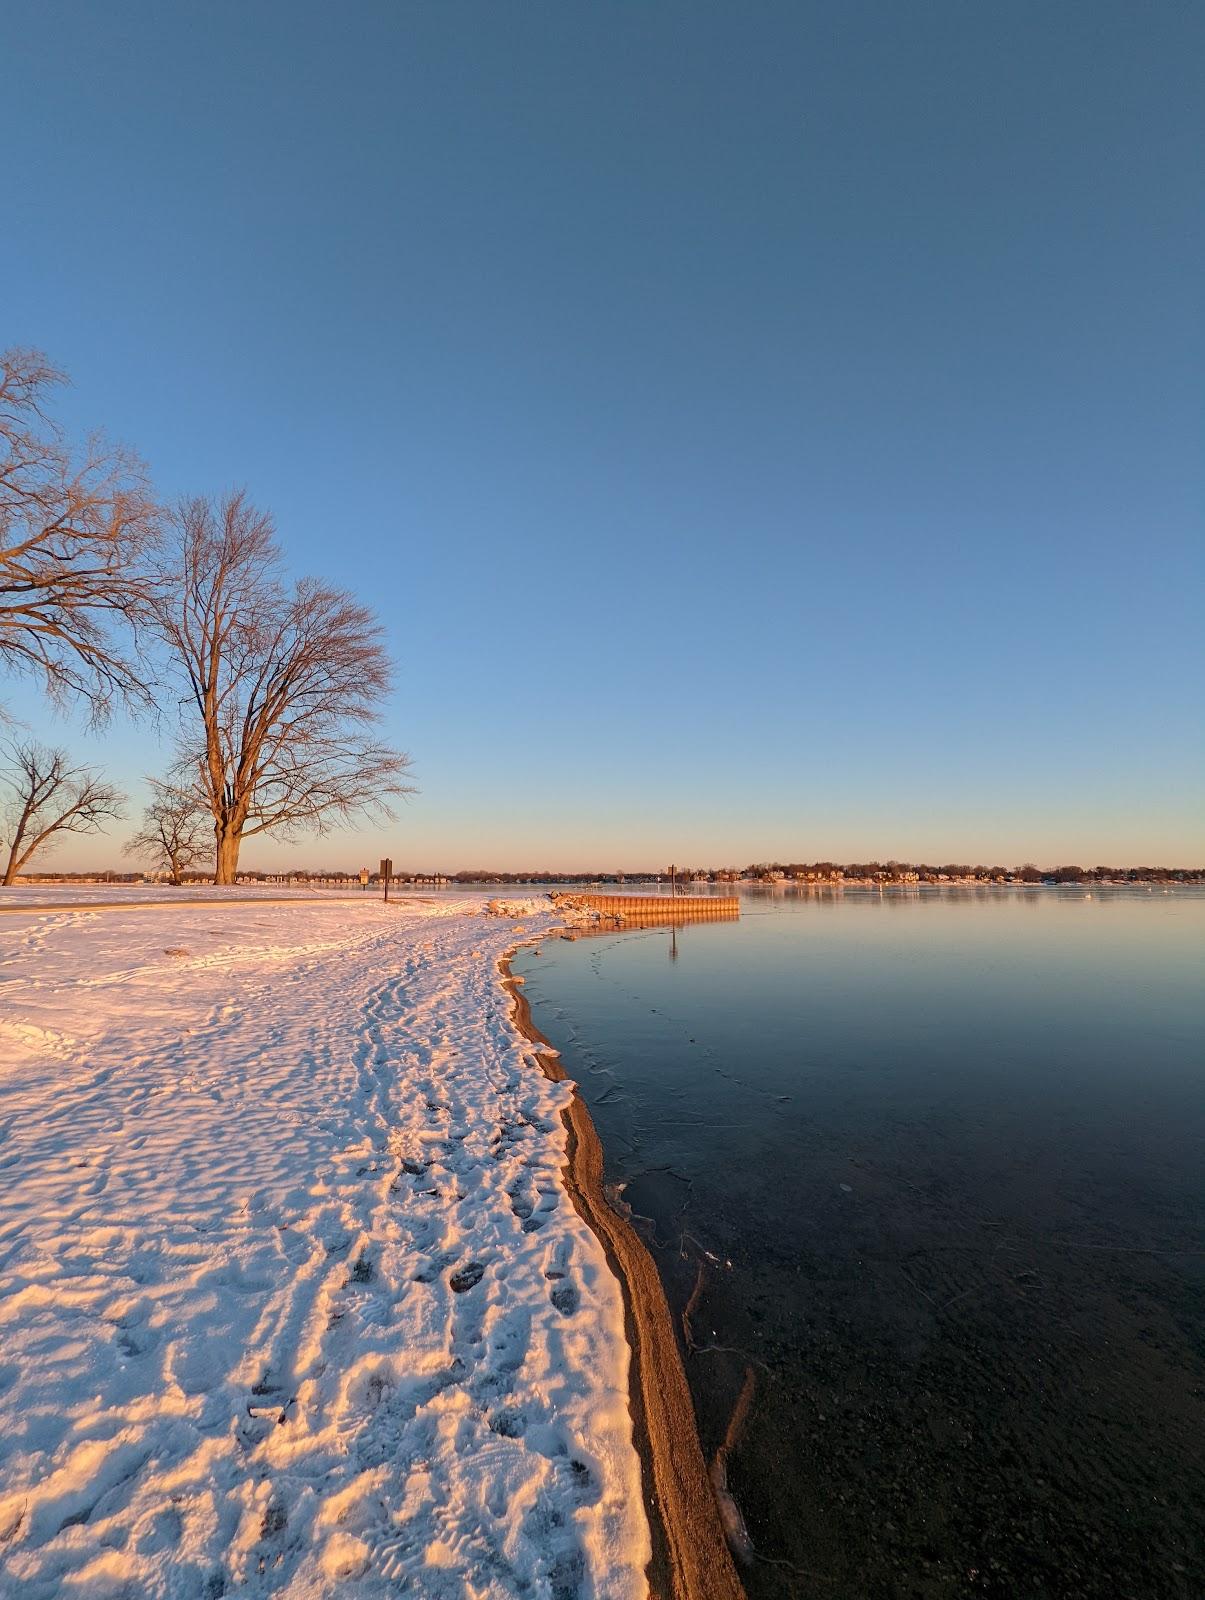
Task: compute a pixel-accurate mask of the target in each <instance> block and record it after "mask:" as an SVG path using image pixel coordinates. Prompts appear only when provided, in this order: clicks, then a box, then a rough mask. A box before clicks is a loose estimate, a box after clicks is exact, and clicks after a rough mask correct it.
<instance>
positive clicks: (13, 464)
mask: <svg viewBox="0 0 1205 1600" xmlns="http://www.w3.org/2000/svg"><path fill="white" fill-rule="evenodd" d="M65 382H66V378H65V376H64V374H63V373H61V372H60V371H58V369H57V368H55V367H53V366H51V364H50V363H49V361H47V359H46V357H45V356H43V355H41V354H40V353H39V352H38V351H36V350H20V349H13V350H7V351H4V352H3V353H0V668H5V669H8V670H11V671H22V670H23V671H26V672H30V673H32V674H33V675H34V676H35V677H37V678H39V679H40V680H41V682H42V683H43V685H44V687H45V688H46V689H47V690H48V691H49V692H50V694H51V695H52V697H54V698H56V699H58V700H62V701H67V700H76V701H79V700H82V701H83V702H85V703H86V704H87V706H88V708H89V710H90V712H91V713H92V716H93V718H94V719H98V720H99V719H101V718H103V717H104V716H105V714H106V713H107V712H108V710H109V707H110V706H111V704H112V702H113V700H114V699H115V698H121V699H124V700H126V701H127V703H134V704H144V705H145V704H147V703H149V699H150V696H149V694H148V690H147V685H146V673H145V671H144V669H143V667H142V665H141V664H140V661H139V651H138V637H139V633H140V630H141V628H142V626H143V624H144V623H145V622H146V621H147V620H148V617H149V600H150V584H151V575H150V570H149V567H148V564H147V556H148V553H149V551H150V550H151V548H152V547H153V546H154V544H155V542H156V540H157V538H158V535H159V520H158V512H157V509H156V506H155V502H154V499H153V497H152V495H151V491H150V486H149V483H148V481H147V476H146V471H145V468H144V467H143V465H142V463H141V462H140V461H139V460H138V458H137V457H136V456H134V455H132V454H131V453H130V452H129V451H127V450H123V449H120V448H116V447H113V446H111V445H108V444H106V443H105V441H104V440H103V439H102V438H101V437H100V436H99V435H94V436H92V437H91V438H89V439H88V440H87V441H86V443H85V444H84V446H83V448H82V449H79V450H75V449H72V448H71V446H70V445H69V444H68V443H67V442H66V441H65V439H64V436H63V433H62V430H61V429H60V428H59V427H58V426H57V425H56V424H55V423H54V422H52V421H51V420H50V419H49V418H48V416H47V405H48V403H49V400H50V396H51V394H52V391H53V390H54V389H55V388H57V387H58V386H60V385H62V384H63V383H65Z"/></svg>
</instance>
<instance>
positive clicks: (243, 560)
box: [157, 493, 413, 883]
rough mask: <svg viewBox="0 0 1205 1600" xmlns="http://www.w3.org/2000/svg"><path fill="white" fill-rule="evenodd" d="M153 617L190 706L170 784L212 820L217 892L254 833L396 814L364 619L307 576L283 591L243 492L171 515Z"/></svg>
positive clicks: (381, 656)
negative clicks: (376, 734)
mask: <svg viewBox="0 0 1205 1600" xmlns="http://www.w3.org/2000/svg"><path fill="white" fill-rule="evenodd" d="M171 551H172V554H171V565H170V566H169V567H168V568H167V569H166V570H165V571H164V572H163V574H162V582H161V585H160V589H159V596H160V598H159V601H158V607H157V619H158V626H159V631H160V633H161V636H162V638H163V639H164V641H165V642H166V644H167V646H168V650H169V653H170V655H171V658H172V661H173V664H174V666H175V669H176V672H177V674H178V677H179V680H180V683H181V687H182V689H183V690H184V701H185V705H186V706H187V707H189V708H190V715H189V717H188V722H189V723H190V724H191V728H190V729H189V730H188V731H187V732H186V733H185V736H184V739H183V742H182V745H181V753H180V757H179V759H178V761H177V764H176V768H175V773H176V777H177V780H178V783H179V784H180V786H181V787H190V788H192V789H194V790H195V792H196V794H197V795H198V796H199V798H200V799H201V801H202V802H203V804H204V806H205V807H206V808H207V810H208V811H209V813H210V815H211V816H212V817H213V822H214V837H215V842H216V863H215V872H214V881H215V882H217V883H233V881H234V876H235V873H236V871H237V867H238V854H239V847H240V845H241V842H242V840H243V839H244V838H246V837H249V836H252V835H255V834H259V833H269V832H271V833H277V834H285V835H291V834H295V833H298V832H301V831H312V832H317V833H323V832H326V831H327V830H328V829H329V828H330V827H332V826H336V825H338V824H340V823H345V822H348V821H349V820H352V819H354V818H355V817H358V816H373V815H376V816H391V815H392V814H393V813H392V810H391V806H390V801H391V800H392V799H393V798H394V797H395V796H400V795H403V794H407V793H411V792H413V791H412V789H411V788H410V786H409V785H407V784H406V783H405V782H403V779H404V777H405V774H406V773H407V772H408V770H409V764H410V763H409V759H408V757H406V756H405V755H403V754H401V753H400V752H398V751H395V750H393V749H391V748H390V747H389V746H387V745H385V744H383V743H381V742H380V741H379V740H377V739H375V738H373V737H372V730H373V729H374V727H375V725H376V723H377V721H378V720H379V716H380V706H381V702H382V701H383V700H384V698H385V696H386V695H387V693H388V691H389V687H390V678H391V674H390V665H389V658H388V656H387V655H386V652H385V648H384V645H383V643H382V640H381V629H380V625H379V624H378V623H377V621H376V618H375V617H374V616H373V614H372V612H371V611H369V610H368V609H367V607H365V606H362V605H360V604H359V603H358V602H357V601H356V600H354V599H353V598H352V597H351V596H350V595H349V594H347V593H345V592H344V591H343V590H341V589H335V588H333V587H331V586H330V585H327V584H323V583H319V582H318V581H317V580H315V579H312V578H304V579H302V580H301V581H300V582H298V583H295V584H293V585H292V586H291V587H289V586H287V585H286V583H285V582H284V579H283V577H282V574H281V557H280V551H279V549H278V547H277V545H276V541H275V531H274V528H273V524H272V519H271V517H270V516H268V515H267V514H266V513H265V512H261V511H259V510H257V509H256V508H255V507H254V506H253V505H252V504H251V502H250V501H249V500H248V499H247V497H246V495H245V494H243V493H236V494H231V495H227V496H226V498H225V499H224V500H222V501H221V502H220V503H217V504H215V503H213V502H211V501H208V500H190V501H186V502H184V503H183V504H182V505H181V506H179V507H178V509H177V510H176V512H175V513H174V514H173V517H172V538H171Z"/></svg>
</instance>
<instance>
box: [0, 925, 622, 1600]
mask: <svg viewBox="0 0 1205 1600" xmlns="http://www.w3.org/2000/svg"><path fill="white" fill-rule="evenodd" d="M62 898H68V896H67V895H66V894H64V895H63V896H62ZM74 898H78V895H76V896H75V897H74ZM483 904H484V900H472V901H468V902H467V903H466V899H465V898H464V897H456V898H455V899H452V898H451V897H448V898H447V899H444V900H442V901H441V900H438V899H437V900H435V901H428V902H427V903H425V904H421V905H420V904H415V903H414V902H403V903H402V904H401V905H399V906H390V907H388V908H386V907H383V906H381V905H380V904H379V903H375V902H373V903H360V904H355V903H349V902H348V901H347V900H343V899H328V900H326V901H325V902H323V901H322V899H321V897H316V898H314V899H301V900H299V901H298V902H296V903H293V904H289V905H280V904H263V905H248V904H237V905H236V904H225V905H221V904H214V905H212V906H209V905H206V906H200V907H198V906H180V907H177V908H175V909H174V910H171V911H168V910H162V909H160V910H153V911H152V910H150V909H141V910H138V909H131V910H128V911H127V910H124V909H121V910H109V911H104V912H78V911H70V912H68V911H60V912H55V911H53V910H50V909H43V910H41V911H36V912H35V911H32V910H31V911H30V912H29V913H28V914H14V915H9V916H5V917H3V918H0V1579H2V1581H0V1592H3V1594H4V1595H5V1596H6V1597H7V1596H12V1597H14V1600H42V1597H50V1596H58V1595H80V1596H87V1597H88V1600H104V1597H117V1596H120V1597H122V1600H134V1597H139V1600H141V1597H144V1596H147V1597H149V1596H173V1597H180V1600H198V1597H204V1600H212V1597H216V1596H219V1595H223V1594H240V1595H248V1596H258V1595H267V1594H272V1595H280V1594H285V1595H290V1596H307V1597H309V1596H323V1595H328V1594H339V1595H365V1596H370V1595H371V1596H375V1595H385V1594H389V1595H399V1594H404V1595H414V1596H432V1597H435V1596H438V1597H444V1596H447V1597H452V1596H455V1597H464V1600H469V1597H473V1600H483V1597H487V1596H488V1597H502V1596H507V1597H510V1596H517V1595H523V1596H532V1597H549V1600H552V1597H560V1600H570V1597H581V1600H587V1597H598V1600H602V1597H608V1600H611V1597H613V1600H626V1597H628V1596H636V1595H642V1594H643V1593H644V1591H645V1585H644V1578H643V1569H644V1565H645V1562H646V1560H647V1557H648V1533H647V1527H646V1524H645V1519H644V1514H643V1509H642V1505H641V1500H640V1481H639V1466H638V1461H637V1456H636V1453H635V1450H634V1447H633V1444H632V1438H631V1424H630V1419H629V1415H628V1409H627V1366H628V1352H627V1346H626V1344H625V1343H624V1336H623V1308H622V1302H621V1297H620V1291H619V1287H618V1284H617V1283H616V1281H615V1279H614V1278H613V1276H612V1275H611V1274H610V1272H609V1271H608V1269H607V1266H606V1262H605V1260H604V1258H603V1255H602V1251H601V1249H600V1247H599V1246H598V1244H597V1241H596V1240H595V1239H594V1236H593V1235H592V1234H591V1233H590V1232H589V1230H588V1229H587V1228H586V1227H585V1226H584V1224H583V1223H582V1222H581V1220H580V1219H579V1217H578V1216H577V1214H576V1212H575V1211H574V1210H573V1207H572V1205H571V1203H570V1202H569V1200H568V1197H567V1195H566V1193H565V1190H564V1187H563V1185H562V1181H561V1178H560V1168H561V1165H562V1163H563V1160H564V1143H565V1135H564V1129H563V1126H562V1123H561V1118H560V1115H559V1113H560V1110H561V1107H562V1106H563V1104H564V1103H565V1098H566V1096H567V1094H568V1092H569V1091H568V1089H567V1087H566V1086H565V1085H564V1084H554V1083H550V1082H548V1081H547V1080H546V1079H545V1078H544V1077H543V1076H542V1075H541V1073H540V1072H539V1070H538V1068H537V1067H536V1066H535V1064H534V1062H533V1060H532V1057H531V1049H530V1046H529V1045H528V1044H527V1042H526V1041H525V1040H523V1039H522V1038H521V1037H520V1036H519V1034H518V1033H517V1032H516V1031H515V1030H514V1028H513V1027H512V1026H511V1023H510V1020H509V1006H508V1000H507V997H506V994H505V992H504V991H503V989H502V988H501V986H500V983H499V974H498V970H497V961H498V957H499V956H500V955H501V954H502V953H503V951H504V950H505V949H507V948H508V947H509V946H511V945H513V944H514V943H515V942H516V940H517V939H519V938H521V937H522V934H521V933H519V932H516V930H515V926H514V923H513V921H511V920H509V919H499V918H496V917H490V916H486V915H485V914H484V913H483V910H482V907H483ZM550 921H551V918H549V917H547V916H538V915H537V916H536V917H534V918H529V919H527V920H526V922H525V927H526V929H527V931H528V932H535V931H538V929H539V928H540V927H541V926H543V925H545V924H547V923H548V922H550Z"/></svg>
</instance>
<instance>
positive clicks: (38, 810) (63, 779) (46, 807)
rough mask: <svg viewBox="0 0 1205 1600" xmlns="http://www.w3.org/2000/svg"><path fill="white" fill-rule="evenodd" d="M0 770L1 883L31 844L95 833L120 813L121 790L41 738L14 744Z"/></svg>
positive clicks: (9, 877) (15, 870)
mask: <svg viewBox="0 0 1205 1600" xmlns="http://www.w3.org/2000/svg"><path fill="white" fill-rule="evenodd" d="M8 754H9V765H8V766H7V767H6V768H4V769H3V770H2V771H0V783H3V785H4V787H5V788H6V789H7V790H8V797H7V804H6V805H5V806H4V811H3V821H4V833H5V839H4V843H5V844H6V845H7V846H8V858H7V861H6V863H5V868H4V883H5V885H6V886H7V885H8V884H11V883H12V881H13V879H14V878H15V877H16V875H17V873H18V872H20V871H21V870H22V869H23V868H24V867H25V865H26V863H27V862H28V861H29V859H30V857H31V856H32V855H33V854H34V852H35V851H36V850H41V849H43V848H46V847H48V846H51V845H53V844H57V843H58V842H59V836H60V835H61V834H64V833H99V832H100V830H101V828H102V827H103V826H104V824H105V823H106V822H114V821H117V820H118V819H119V818H120V817H121V815H122V808H123V804H124V800H125V796H124V795H123V794H122V793H121V791H120V790H118V789H115V788H114V787H113V785H112V784H109V783H104V782H102V780H101V779H100V778H99V777H98V776H97V774H96V772H95V771H94V770H93V769H92V768H91V767H73V766H71V765H70V764H69V761H68V757H67V752H66V751H65V750H47V749H46V748H45V747H44V746H43V745H40V744H22V745H15V746H13V747H12V748H11V749H10V750H9V752H8Z"/></svg>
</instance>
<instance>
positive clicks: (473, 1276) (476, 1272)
mask: <svg viewBox="0 0 1205 1600" xmlns="http://www.w3.org/2000/svg"><path fill="white" fill-rule="evenodd" d="M484 1276H485V1265H484V1263H483V1262H480V1261H470V1262H469V1263H468V1265H467V1266H464V1267H461V1269H460V1271H459V1272H454V1273H453V1274H452V1276H451V1277H450V1278H449V1279H448V1287H449V1288H450V1289H451V1291H452V1293H453V1294H463V1293H464V1292H465V1290H466V1289H472V1288H474V1287H475V1286H476V1285H477V1284H479V1283H480V1282H481V1280H482V1278H483V1277H484Z"/></svg>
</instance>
